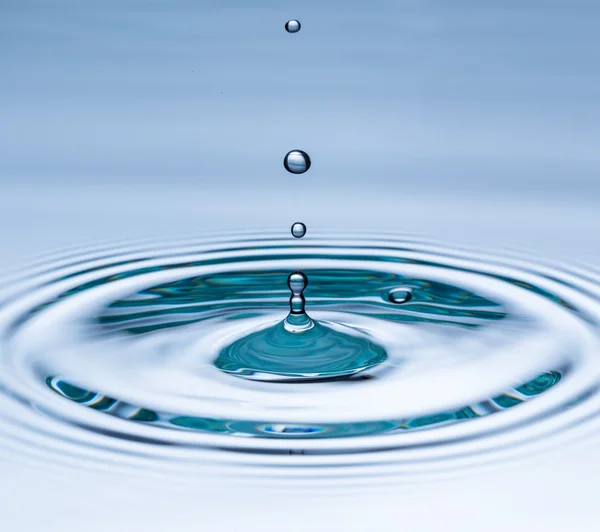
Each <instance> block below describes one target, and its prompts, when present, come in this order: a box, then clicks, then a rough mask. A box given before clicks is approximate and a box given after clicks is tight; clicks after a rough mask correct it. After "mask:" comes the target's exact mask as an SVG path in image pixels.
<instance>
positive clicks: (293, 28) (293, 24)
mask: <svg viewBox="0 0 600 532" xmlns="http://www.w3.org/2000/svg"><path fill="white" fill-rule="evenodd" d="M301 27H302V25H301V24H300V22H299V21H298V20H288V21H287V22H286V23H285V29H286V31H287V32H288V33H298V32H299V31H300V28H301Z"/></svg>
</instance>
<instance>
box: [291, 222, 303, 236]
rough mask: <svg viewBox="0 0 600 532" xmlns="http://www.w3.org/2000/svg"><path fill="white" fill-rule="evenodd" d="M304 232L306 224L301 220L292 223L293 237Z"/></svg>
mask: <svg viewBox="0 0 600 532" xmlns="http://www.w3.org/2000/svg"><path fill="white" fill-rule="evenodd" d="M305 234H306V225H304V224H303V223H302V222H296V223H295V224H294V225H292V236H293V237H294V238H302V237H303V236H304V235H305Z"/></svg>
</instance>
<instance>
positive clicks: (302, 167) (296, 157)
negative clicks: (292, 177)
mask: <svg viewBox="0 0 600 532" xmlns="http://www.w3.org/2000/svg"><path fill="white" fill-rule="evenodd" d="M310 164H311V163H310V157H309V156H308V153H306V152H304V151H302V150H292V151H291V152H289V153H288V154H287V155H286V156H285V157H284V159H283V166H285V169H286V170H287V171H288V172H291V173H292V174H303V173H304V172H306V171H308V169H309V168H310Z"/></svg>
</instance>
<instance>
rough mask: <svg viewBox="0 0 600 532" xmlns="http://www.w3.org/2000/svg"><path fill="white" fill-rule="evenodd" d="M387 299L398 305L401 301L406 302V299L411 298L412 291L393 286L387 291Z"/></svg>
mask: <svg viewBox="0 0 600 532" xmlns="http://www.w3.org/2000/svg"><path fill="white" fill-rule="evenodd" d="M388 299H389V300H390V301H391V302H392V303H396V304H397V305H400V304H402V303H407V302H408V301H410V300H411V299H412V293H411V291H410V288H395V289H394V290H392V291H391V292H390V293H389V295H388Z"/></svg>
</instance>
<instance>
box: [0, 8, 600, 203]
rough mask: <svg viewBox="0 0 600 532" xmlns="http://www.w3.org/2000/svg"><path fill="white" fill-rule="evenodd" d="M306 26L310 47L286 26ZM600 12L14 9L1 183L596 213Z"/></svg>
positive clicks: (0, 63) (2, 54)
mask: <svg viewBox="0 0 600 532" xmlns="http://www.w3.org/2000/svg"><path fill="white" fill-rule="evenodd" d="M294 17H295V18H298V19H299V20H300V21H301V22H302V23H303V27H302V30H301V31H300V32H299V33H298V34H295V35H288V34H287V33H286V32H285V31H284V28H283V25H284V23H285V21H286V20H288V19H289V18H294ZM599 22H600V2H597V1H595V0H587V1H581V0H560V1H557V0H525V1H519V2H517V1H498V0H494V1H491V0H488V1H485V0H483V1H481V0H480V1H474V0H471V1H465V0H462V1H441V0H437V1H436V0H422V1H416V0H411V1H407V0H405V1H402V0H398V1H374V2H369V3H367V2H356V1H354V0H349V1H344V2H341V1H322V0H321V1H315V0H306V1H289V0H277V1H275V0H273V1H265V0H258V1H254V2H252V3H248V2H240V1H221V2H218V1H183V0H171V1H159V0H123V1H114V0H103V1H99V0H90V1H86V2H81V1H80V0H45V1H42V0H2V1H1V2H0V78H1V79H2V81H1V83H0V116H1V117H2V118H1V125H0V179H1V180H2V181H9V180H12V181H23V180H27V181H29V180H35V181H48V180H52V181H54V182H56V181H67V182H74V183H81V184H87V183H104V182H110V183H125V184H127V183H131V184H144V183H167V182H168V183H173V184H177V185H180V184H181V185H182V186H185V185H189V184H202V185H203V186H204V187H213V186H215V185H223V184H225V183H227V184H232V185H233V184H235V185H236V186H239V185H243V186H248V185H251V186H268V187H278V189H280V190H284V189H286V190H289V191H291V190H292V189H293V186H294V178H292V177H291V176H289V175H286V173H285V171H284V169H283V167H282V164H281V160H282V157H283V155H284V154H285V153H286V152H287V151H288V150H290V149H294V148H300V149H304V150H305V151H307V152H309V153H310V154H311V156H312V158H313V162H314V165H313V168H312V170H311V171H310V173H309V174H307V175H306V176H304V177H302V178H301V180H302V182H303V183H304V184H306V185H307V186H312V187H316V188H318V187H319V186H322V185H325V186H327V185H330V186H338V185H341V184H344V183H345V184H352V185H355V186H356V187H357V188H359V189H360V188H369V187H379V188H380V189H387V190H389V193H396V194H398V193H401V192H402V191H406V190H411V191H412V190H419V191H420V190H424V191H429V190H434V191H437V192H440V191H445V190H447V191H450V192H458V193H472V194H478V195H479V194H485V193H488V192H492V193H494V192H502V193H507V194H513V193H527V194H532V195H534V196H537V195H539V194H544V195H546V194H548V193H553V194H559V195H564V194H568V195H570V196H572V195H579V194H584V195H589V194H593V195H598V194H599V193H600V186H599V185H598V169H599V168H600V149H598V143H599V140H600V103H599V102H600V70H599V69H598V64H599V63H600V39H599V38H598V28H599Z"/></svg>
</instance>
